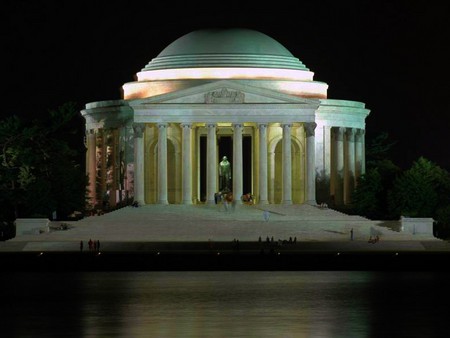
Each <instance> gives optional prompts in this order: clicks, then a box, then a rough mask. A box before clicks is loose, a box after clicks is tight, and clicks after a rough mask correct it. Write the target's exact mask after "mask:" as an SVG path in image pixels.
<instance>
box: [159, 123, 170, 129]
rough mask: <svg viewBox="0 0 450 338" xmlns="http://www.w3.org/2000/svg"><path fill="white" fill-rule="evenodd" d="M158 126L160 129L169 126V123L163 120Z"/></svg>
mask: <svg viewBox="0 0 450 338" xmlns="http://www.w3.org/2000/svg"><path fill="white" fill-rule="evenodd" d="M157 126H158V129H161V128H167V126H168V124H167V123H165V122H161V123H158V124H157Z"/></svg>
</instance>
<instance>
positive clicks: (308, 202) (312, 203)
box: [305, 200, 317, 206]
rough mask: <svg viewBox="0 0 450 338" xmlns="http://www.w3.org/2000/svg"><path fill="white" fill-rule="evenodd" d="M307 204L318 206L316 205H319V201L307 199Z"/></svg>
mask: <svg viewBox="0 0 450 338" xmlns="http://www.w3.org/2000/svg"><path fill="white" fill-rule="evenodd" d="M305 204H309V205H313V206H316V205H317V202H316V201H314V200H311V201H306V202H305Z"/></svg>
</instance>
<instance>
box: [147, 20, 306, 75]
mask: <svg viewBox="0 0 450 338" xmlns="http://www.w3.org/2000/svg"><path fill="white" fill-rule="evenodd" d="M209 67H241V68H281V69H295V70H305V71H308V70H309V69H307V68H306V67H305V66H304V65H303V63H302V62H301V61H300V60H299V59H297V58H295V57H294V56H293V55H292V54H291V52H289V51H288V50H287V49H286V48H285V47H284V46H283V45H281V44H280V43H279V42H277V41H275V40H274V39H272V38H271V37H269V36H267V35H265V34H263V33H261V32H258V31H255V30H250V29H236V28H235V29H205V30H198V31H193V32H191V33H188V34H186V35H183V36H182V37H180V38H178V39H177V40H175V41H174V42H172V43H171V44H170V45H168V46H167V47H166V48H165V49H164V50H163V51H162V52H161V53H159V55H158V56H157V57H156V58H154V59H153V60H152V61H151V62H149V63H148V64H147V65H146V67H145V68H144V69H142V71H151V70H159V69H177V68H209Z"/></svg>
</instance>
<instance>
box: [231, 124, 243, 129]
mask: <svg viewBox="0 0 450 338" xmlns="http://www.w3.org/2000/svg"><path fill="white" fill-rule="evenodd" d="M242 127H243V124H242V123H233V128H242Z"/></svg>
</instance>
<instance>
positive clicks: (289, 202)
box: [281, 200, 292, 205]
mask: <svg viewBox="0 0 450 338" xmlns="http://www.w3.org/2000/svg"><path fill="white" fill-rule="evenodd" d="M281 204H283V205H291V204H292V200H286V201H282V202H281Z"/></svg>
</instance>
